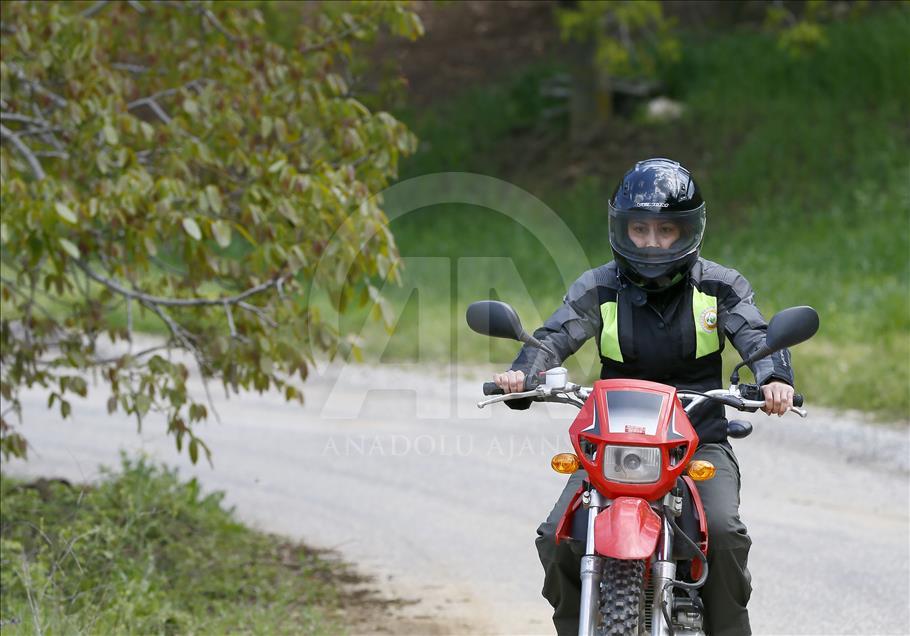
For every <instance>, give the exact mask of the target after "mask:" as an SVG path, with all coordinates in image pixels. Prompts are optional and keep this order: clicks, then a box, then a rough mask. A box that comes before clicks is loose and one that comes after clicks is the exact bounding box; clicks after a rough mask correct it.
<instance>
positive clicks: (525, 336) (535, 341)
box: [518, 330, 559, 358]
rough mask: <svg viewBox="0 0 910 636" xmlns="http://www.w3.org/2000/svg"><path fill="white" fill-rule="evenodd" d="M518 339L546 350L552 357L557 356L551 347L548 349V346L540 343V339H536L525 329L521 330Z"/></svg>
mask: <svg viewBox="0 0 910 636" xmlns="http://www.w3.org/2000/svg"><path fill="white" fill-rule="evenodd" d="M518 339H519V340H521V341H522V342H524V343H526V344H529V345H531V346H534V347H537V348H538V349H542V350H544V351H545V352H547V353H548V354H550V355H551V356H553V357H554V358H558V357H559V356H557V355H556V353H555V352H554V351H553V350H552V349H550V347H548V346H547V345H545V344H544V343H542V342H541V341H540V340H538V339H537V338H535V337H534V336H532V335H531V334H529V333H528V332H527V331H524V330H522V332H521V335H520V336H518Z"/></svg>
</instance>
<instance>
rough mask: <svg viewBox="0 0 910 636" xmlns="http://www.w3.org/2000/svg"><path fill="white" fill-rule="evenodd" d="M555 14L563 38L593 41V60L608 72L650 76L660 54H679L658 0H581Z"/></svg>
mask: <svg viewBox="0 0 910 636" xmlns="http://www.w3.org/2000/svg"><path fill="white" fill-rule="evenodd" d="M556 16H557V21H558V22H559V27H560V31H561V32H562V36H563V38H564V39H567V40H570V39H574V40H581V41H585V40H592V41H593V42H594V62H595V64H596V65H597V67H598V68H600V69H601V70H603V71H604V72H606V73H607V74H609V75H612V76H615V77H653V76H654V75H655V73H656V71H657V63H658V61H659V60H660V59H661V58H664V59H668V60H675V59H677V58H678V57H679V42H678V40H677V39H676V38H675V37H674V36H673V35H672V34H671V29H672V27H673V21H672V20H670V19H668V18H666V17H665V16H664V14H663V9H662V8H661V3H660V2H658V1H657V0H607V1H600V0H582V1H581V2H578V3H576V5H575V6H574V7H572V8H568V9H559V10H557V14H556Z"/></svg>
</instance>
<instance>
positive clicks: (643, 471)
mask: <svg viewBox="0 0 910 636" xmlns="http://www.w3.org/2000/svg"><path fill="white" fill-rule="evenodd" d="M660 465H661V457H660V448H647V447H644V446H607V447H606V448H605V452H604V468H603V470H604V477H606V478H607V479H609V480H610V481H615V482H619V483H621V484H651V483H654V482H655V481H657V480H658V479H659V478H660Z"/></svg>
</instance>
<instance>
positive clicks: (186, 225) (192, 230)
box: [183, 217, 202, 241]
mask: <svg viewBox="0 0 910 636" xmlns="http://www.w3.org/2000/svg"><path fill="white" fill-rule="evenodd" d="M183 229H184V230H186V233H187V234H189V235H190V236H192V237H193V238H194V239H196V240H197V241H198V240H199V239H201V238H202V232H200V231H199V226H198V225H196V221H194V220H193V219H191V218H190V217H186V218H185V219H183Z"/></svg>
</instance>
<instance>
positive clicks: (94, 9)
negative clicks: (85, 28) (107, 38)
mask: <svg viewBox="0 0 910 636" xmlns="http://www.w3.org/2000/svg"><path fill="white" fill-rule="evenodd" d="M107 4H108V0H99V1H98V2H96V3H95V4H93V5H92V6H90V7H89V8H88V9H86V10H85V11H83V12H82V13H80V14H79V15H81V16H82V17H83V18H91V17H92V16H93V15H96V14H97V13H100V12H101V10H102V9H104V8H105V7H107Z"/></svg>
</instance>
